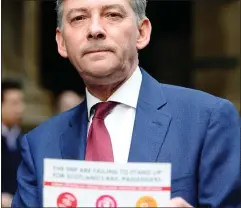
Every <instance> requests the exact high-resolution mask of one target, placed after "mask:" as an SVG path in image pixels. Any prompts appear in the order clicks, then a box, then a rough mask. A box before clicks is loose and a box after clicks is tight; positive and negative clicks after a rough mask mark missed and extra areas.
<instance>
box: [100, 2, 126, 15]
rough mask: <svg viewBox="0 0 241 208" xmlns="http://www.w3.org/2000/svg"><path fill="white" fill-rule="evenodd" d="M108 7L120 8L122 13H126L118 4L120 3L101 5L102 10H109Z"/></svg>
mask: <svg viewBox="0 0 241 208" xmlns="http://www.w3.org/2000/svg"><path fill="white" fill-rule="evenodd" d="M110 9H118V10H120V11H121V12H122V13H124V14H126V10H125V8H124V6H122V5H120V4H111V5H106V6H103V7H102V10H103V11H105V10H110Z"/></svg>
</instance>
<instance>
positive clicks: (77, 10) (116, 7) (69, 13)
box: [67, 4, 126, 19]
mask: <svg viewBox="0 0 241 208" xmlns="http://www.w3.org/2000/svg"><path fill="white" fill-rule="evenodd" d="M110 9H118V10H120V11H121V12H122V13H123V14H126V10H125V8H124V6H122V5H120V4H111V5H106V6H102V7H101V10H102V11H106V10H110ZM74 12H84V13H87V12H88V9H87V8H74V9H70V10H69V11H68V13H67V19H70V16H71V14H72V13H74Z"/></svg>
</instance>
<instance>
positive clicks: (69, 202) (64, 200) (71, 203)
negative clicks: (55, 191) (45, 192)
mask: <svg viewBox="0 0 241 208" xmlns="http://www.w3.org/2000/svg"><path fill="white" fill-rule="evenodd" d="M57 206H58V207H77V199H76V197H75V196H74V195H73V194H71V193H68V192H65V193H62V194H60V195H59V197H58V199H57Z"/></svg>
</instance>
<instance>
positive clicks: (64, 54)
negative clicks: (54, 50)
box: [55, 27, 68, 58]
mask: <svg viewBox="0 0 241 208" xmlns="http://www.w3.org/2000/svg"><path fill="white" fill-rule="evenodd" d="M55 39H56V42H57V45H58V52H59V54H60V55H61V56H62V57H64V58H67V57H68V54H67V51H66V46H65V41H64V37H63V34H62V32H61V30H60V28H59V27H57V29H56V36H55Z"/></svg>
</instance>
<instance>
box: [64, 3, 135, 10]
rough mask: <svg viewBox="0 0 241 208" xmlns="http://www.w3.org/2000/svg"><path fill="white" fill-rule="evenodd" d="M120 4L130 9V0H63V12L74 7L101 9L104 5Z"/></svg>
mask: <svg viewBox="0 0 241 208" xmlns="http://www.w3.org/2000/svg"><path fill="white" fill-rule="evenodd" d="M111 5H120V6H122V7H124V8H125V9H126V10H128V9H131V4H130V0H64V13H66V12H68V11H69V10H71V9H75V8H83V7H84V8H86V9H101V8H103V7H105V6H111Z"/></svg>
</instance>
